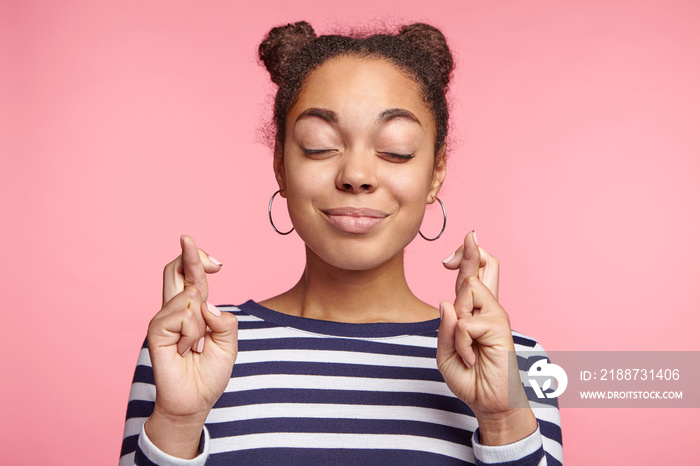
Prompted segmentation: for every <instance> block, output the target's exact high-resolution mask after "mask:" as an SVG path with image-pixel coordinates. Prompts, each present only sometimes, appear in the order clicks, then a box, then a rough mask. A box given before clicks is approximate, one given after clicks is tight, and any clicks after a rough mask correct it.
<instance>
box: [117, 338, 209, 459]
mask: <svg viewBox="0 0 700 466" xmlns="http://www.w3.org/2000/svg"><path fill="white" fill-rule="evenodd" d="M155 399H156V386H155V383H154V380H153V368H152V366H151V358H150V356H149V354H148V347H147V345H146V343H145V342H144V344H143V347H142V348H141V352H140V353H139V358H138V361H137V363H136V370H135V371H134V379H133V381H132V384H131V392H130V394H129V404H128V405H127V409H126V423H125V425H124V438H123V440H122V449H121V454H120V459H119V466H131V465H138V466H145V465H172V466H202V465H204V463H205V462H206V460H207V456H208V454H209V432H208V431H207V429H206V427H205V428H204V430H203V432H202V438H201V441H200V448H199V450H200V452H199V455H198V456H197V457H196V458H194V459H191V460H186V459H182V458H176V457H174V456H171V455H168V454H167V453H165V452H163V451H161V450H160V449H159V448H158V447H156V446H155V445H154V444H153V443H152V442H151V441H150V440H149V438H148V436H147V435H146V432H145V430H144V424H145V422H146V419H148V417H149V416H150V415H151V413H152V412H153V406H154V404H155Z"/></svg>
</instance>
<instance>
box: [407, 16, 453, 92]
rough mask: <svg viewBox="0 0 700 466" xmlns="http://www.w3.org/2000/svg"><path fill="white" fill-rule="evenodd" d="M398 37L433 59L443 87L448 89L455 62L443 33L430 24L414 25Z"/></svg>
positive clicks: (410, 25)
mask: <svg viewBox="0 0 700 466" xmlns="http://www.w3.org/2000/svg"><path fill="white" fill-rule="evenodd" d="M398 37H399V38H401V39H402V40H405V41H408V42H410V43H412V44H413V45H415V46H416V47H418V48H420V49H422V50H424V51H425V52H426V53H427V54H428V55H429V56H430V57H431V59H432V61H433V63H434V64H435V66H436V67H437V69H438V71H439V75H440V82H441V84H442V87H443V88H445V89H447V85H448V84H449V83H450V78H451V77H452V70H453V69H454V60H453V59H452V53H451V52H450V48H449V47H448V46H447V41H446V40H445V36H444V35H442V32H440V30H439V29H437V28H435V27H433V26H431V25H429V24H425V23H413V24H408V25H406V26H403V27H402V28H401V30H400V31H399V33H398Z"/></svg>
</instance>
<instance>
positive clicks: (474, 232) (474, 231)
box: [472, 230, 479, 246]
mask: <svg viewBox="0 0 700 466" xmlns="http://www.w3.org/2000/svg"><path fill="white" fill-rule="evenodd" d="M472 234H473V235H474V244H476V245H477V246H478V245H479V243H478V242H477V241H476V230H472Z"/></svg>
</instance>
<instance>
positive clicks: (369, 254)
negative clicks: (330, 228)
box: [306, 243, 403, 271]
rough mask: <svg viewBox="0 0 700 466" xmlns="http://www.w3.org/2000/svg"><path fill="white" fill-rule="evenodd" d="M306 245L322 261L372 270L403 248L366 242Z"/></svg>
mask: <svg viewBox="0 0 700 466" xmlns="http://www.w3.org/2000/svg"><path fill="white" fill-rule="evenodd" d="M306 246H307V248H309V249H311V251H313V253H314V254H315V255H316V256H317V257H318V258H319V259H321V260H322V261H323V262H325V263H327V264H328V265H330V266H332V267H335V268H338V269H342V270H355V271H362V270H373V269H376V268H378V267H380V266H382V265H384V264H386V263H387V262H388V261H390V260H391V259H392V258H394V257H396V255H397V254H403V248H400V249H390V248H387V247H380V246H377V245H367V244H351V245H342V246H340V245H337V246H336V247H332V246H331V247H314V245H310V244H308V243H307V245H306ZM324 246H325V245H324ZM394 246H395V245H394Z"/></svg>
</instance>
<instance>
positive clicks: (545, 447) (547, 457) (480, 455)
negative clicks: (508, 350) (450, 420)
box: [472, 332, 564, 466]
mask: <svg viewBox="0 0 700 466" xmlns="http://www.w3.org/2000/svg"><path fill="white" fill-rule="evenodd" d="M513 340H514V342H515V345H516V354H517V355H518V356H517V357H518V367H519V368H520V378H521V380H522V382H523V385H524V387H525V393H526V395H527V398H528V401H529V404H530V408H531V409H532V411H533V413H534V414H535V417H536V418H537V429H536V430H535V432H533V433H532V434H530V435H529V436H527V437H525V438H524V439H521V440H519V441H517V442H514V443H511V444H508V445H498V446H488V445H482V444H481V443H479V429H477V430H476V431H475V432H474V435H473V437H472V446H473V448H474V459H475V460H476V464H477V465H498V464H507V465H508V466H534V465H538V466H545V465H546V466H552V465H561V464H562V463H563V461H564V459H563V450H562V436H561V419H560V415H559V407H558V403H557V399H556V398H546V399H539V398H537V395H536V394H535V391H534V390H533V389H532V386H531V385H530V383H529V381H528V377H526V375H527V368H528V367H530V365H531V363H532V361H536V360H540V359H542V358H546V359H547V361H549V358H548V357H547V353H546V352H545V350H544V348H543V347H542V346H541V345H540V344H539V343H536V342H533V341H532V340H531V339H529V338H527V337H524V336H522V335H520V334H518V333H517V332H513ZM533 343H534V344H533Z"/></svg>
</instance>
